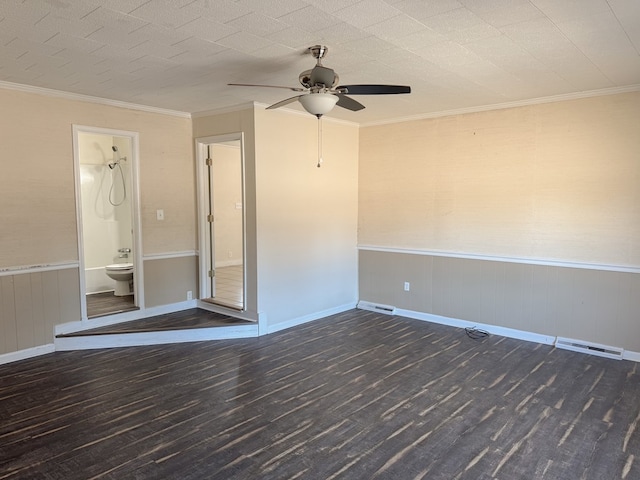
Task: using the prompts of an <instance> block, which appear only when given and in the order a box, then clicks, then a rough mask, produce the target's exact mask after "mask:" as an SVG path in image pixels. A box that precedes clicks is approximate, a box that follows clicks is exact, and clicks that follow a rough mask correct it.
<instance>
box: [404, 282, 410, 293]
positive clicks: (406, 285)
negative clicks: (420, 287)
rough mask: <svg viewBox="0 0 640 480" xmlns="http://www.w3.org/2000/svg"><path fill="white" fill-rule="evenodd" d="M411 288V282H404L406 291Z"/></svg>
mask: <svg viewBox="0 0 640 480" xmlns="http://www.w3.org/2000/svg"><path fill="white" fill-rule="evenodd" d="M409 290H411V284H410V283H409V282H404V291H405V292H408V291H409Z"/></svg>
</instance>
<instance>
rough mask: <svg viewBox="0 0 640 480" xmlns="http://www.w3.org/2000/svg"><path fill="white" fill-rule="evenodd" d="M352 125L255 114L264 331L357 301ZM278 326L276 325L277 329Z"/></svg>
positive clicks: (355, 161) (306, 117)
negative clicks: (320, 150)
mask: <svg viewBox="0 0 640 480" xmlns="http://www.w3.org/2000/svg"><path fill="white" fill-rule="evenodd" d="M358 135H359V129H358V127H357V126H356V125H350V124H344V123H338V122H332V121H330V120H324V121H323V157H324V163H323V165H322V167H321V168H317V167H316V163H317V160H318V143H317V141H318V124H317V119H316V118H315V117H313V116H311V115H307V114H304V115H300V114H294V113H288V112H283V111H278V110H275V111H274V110H256V192H257V193H256V196H257V208H258V211H257V233H258V254H259V255H258V275H259V291H258V294H259V302H260V308H261V309H262V310H263V311H264V312H266V313H267V314H268V318H269V326H270V327H274V325H277V324H279V323H282V322H287V321H295V319H298V318H301V317H305V316H307V315H312V314H314V313H318V312H322V311H325V310H329V309H331V308H335V307H337V306H344V305H348V304H353V305H355V302H356V301H357V252H356V242H357V230H356V225H357V211H358V205H357V191H358V190H357V189H358V138H359V136H358ZM276 328H277V327H276Z"/></svg>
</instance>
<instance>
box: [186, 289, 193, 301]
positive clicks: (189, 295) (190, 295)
mask: <svg viewBox="0 0 640 480" xmlns="http://www.w3.org/2000/svg"><path fill="white" fill-rule="evenodd" d="M187 300H193V292H192V291H191V290H189V291H188V292H187Z"/></svg>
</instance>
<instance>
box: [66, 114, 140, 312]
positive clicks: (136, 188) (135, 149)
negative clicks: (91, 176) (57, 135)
mask: <svg viewBox="0 0 640 480" xmlns="http://www.w3.org/2000/svg"><path fill="white" fill-rule="evenodd" d="M81 133H88V134H98V135H105V136H110V137H125V138H128V139H129V142H130V145H131V163H130V165H131V190H132V192H131V232H132V239H131V241H132V243H133V258H132V261H131V263H133V265H134V272H135V274H134V276H133V290H134V298H135V303H136V306H137V307H139V308H140V310H144V288H143V286H144V269H143V261H142V257H143V251H142V220H141V218H142V216H141V209H140V205H141V202H140V135H139V133H138V132H133V131H129V130H116V129H112V128H102V127H92V126H87V125H77V124H73V125H72V134H73V170H74V176H75V199H76V228H77V238H78V258H79V264H80V268H79V277H80V298H81V300H80V318H81V319H83V320H86V319H87V300H86V293H87V286H86V278H85V261H84V234H83V220H82V197H81V195H82V187H81V178H80V149H79V145H78V138H79V135H80V134H81Z"/></svg>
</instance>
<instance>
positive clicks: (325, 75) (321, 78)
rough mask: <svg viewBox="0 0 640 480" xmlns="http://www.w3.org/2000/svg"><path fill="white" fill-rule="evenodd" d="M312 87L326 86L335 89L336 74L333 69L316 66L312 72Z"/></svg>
mask: <svg viewBox="0 0 640 480" xmlns="http://www.w3.org/2000/svg"><path fill="white" fill-rule="evenodd" d="M310 77H311V85H324V86H325V87H327V88H331V87H333V84H334V83H335V81H336V72H334V71H333V70H332V69H331V68H327V67H323V66H322V65H316V66H315V67H313V70H311V75H310Z"/></svg>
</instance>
